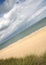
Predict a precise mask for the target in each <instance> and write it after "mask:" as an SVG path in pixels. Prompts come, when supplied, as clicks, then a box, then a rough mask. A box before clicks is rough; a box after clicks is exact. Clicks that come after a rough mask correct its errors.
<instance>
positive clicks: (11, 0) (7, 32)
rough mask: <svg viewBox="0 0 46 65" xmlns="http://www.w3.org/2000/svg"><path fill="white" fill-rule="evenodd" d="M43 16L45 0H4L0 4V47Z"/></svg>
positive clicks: (44, 16) (45, 11) (45, 15)
mask: <svg viewBox="0 0 46 65" xmlns="http://www.w3.org/2000/svg"><path fill="white" fill-rule="evenodd" d="M0 2H1V1H0ZM43 18H46V0H5V2H4V3H3V4H2V5H1V4H0V47H1V45H3V44H4V43H5V42H7V41H8V40H10V39H11V38H13V37H14V36H16V35H18V34H19V33H21V32H22V31H24V30H26V29H27V28H28V27H30V26H34V25H35V24H36V23H38V22H40V20H42V19H43ZM41 23H42V21H41ZM45 23H46V21H45ZM39 25H40V24H39ZM36 26H37V25H36ZM20 36H21V35H20ZM16 39H17V38H16ZM6 45H7V44H6Z"/></svg>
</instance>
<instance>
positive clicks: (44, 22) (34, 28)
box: [0, 18, 46, 50]
mask: <svg viewBox="0 0 46 65" xmlns="http://www.w3.org/2000/svg"><path fill="white" fill-rule="evenodd" d="M44 26H46V18H44V19H42V20H40V21H39V22H38V23H36V24H34V25H33V26H30V27H29V28H27V29H26V30H24V31H22V32H21V33H19V34H17V35H15V36H14V37H12V38H11V39H9V40H7V41H5V42H4V43H3V44H1V45H0V50H1V49H3V48H5V47H7V46H8V45H10V44H13V43H14V42H16V41H18V40H20V39H22V38H24V37H25V36H27V35H29V34H31V33H33V32H35V31H37V30H38V29H40V28H42V27H44Z"/></svg>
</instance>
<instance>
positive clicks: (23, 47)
mask: <svg viewBox="0 0 46 65" xmlns="http://www.w3.org/2000/svg"><path fill="white" fill-rule="evenodd" d="M44 52H46V26H45V27H43V28H41V29H39V30H37V31H35V32H34V33H32V34H30V35H28V36H26V37H24V38H23V39H20V40H19V41H17V42H14V43H13V44H11V45H9V46H8V47H6V48H4V49H2V50H0V59H1V58H3V59H6V58H10V57H18V58H19V57H24V56H26V55H31V54H36V55H42V54H43V53H44Z"/></svg>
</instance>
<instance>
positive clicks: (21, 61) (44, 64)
mask: <svg viewBox="0 0 46 65" xmlns="http://www.w3.org/2000/svg"><path fill="white" fill-rule="evenodd" d="M0 65H46V53H45V54H44V55H42V56H40V57H38V56H35V55H31V56H27V57H24V58H10V59H5V60H3V59H1V60H0Z"/></svg>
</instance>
